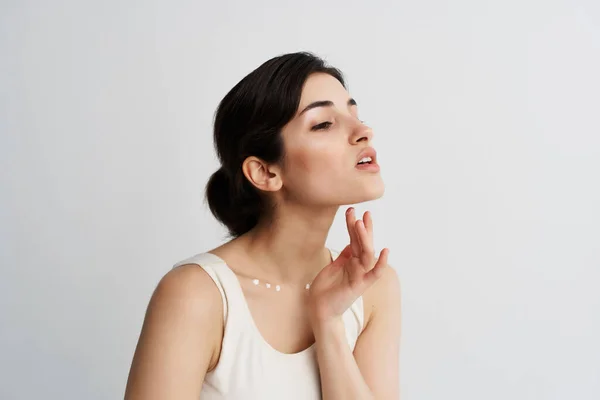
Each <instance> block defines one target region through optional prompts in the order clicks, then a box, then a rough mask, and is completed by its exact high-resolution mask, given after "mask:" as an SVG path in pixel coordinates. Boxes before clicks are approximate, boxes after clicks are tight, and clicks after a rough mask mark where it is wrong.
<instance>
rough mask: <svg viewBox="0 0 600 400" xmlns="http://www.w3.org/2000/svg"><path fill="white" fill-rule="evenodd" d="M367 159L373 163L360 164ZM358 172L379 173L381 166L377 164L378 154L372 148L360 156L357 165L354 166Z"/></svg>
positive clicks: (362, 152) (368, 148)
mask: <svg viewBox="0 0 600 400" xmlns="http://www.w3.org/2000/svg"><path fill="white" fill-rule="evenodd" d="M365 157H369V158H370V159H371V161H369V162H366V163H362V164H359V162H360V160H362V159H364V158H365ZM354 167H355V168H356V169H358V170H362V171H369V172H379V164H377V152H376V151H375V149H374V148H372V147H367V148H366V149H364V150H363V151H361V152H360V153H359V154H358V157H357V160H356V165H355V166H354Z"/></svg>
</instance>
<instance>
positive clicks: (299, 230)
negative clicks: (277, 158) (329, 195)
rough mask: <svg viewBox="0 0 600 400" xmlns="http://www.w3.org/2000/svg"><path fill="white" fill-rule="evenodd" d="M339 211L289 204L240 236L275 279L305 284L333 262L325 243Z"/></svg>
mask: <svg viewBox="0 0 600 400" xmlns="http://www.w3.org/2000/svg"><path fill="white" fill-rule="evenodd" d="M337 210H338V207H337V206H335V207H329V208H323V209H320V210H314V209H310V210H307V209H306V208H296V209H294V207H292V206H289V205H288V206H287V207H286V209H285V210H279V212H278V213H277V215H275V216H274V218H271V220H270V221H263V222H261V223H259V224H258V225H257V226H256V227H255V228H254V229H252V230H251V231H250V232H248V233H246V234H245V235H243V236H242V237H240V239H241V240H242V241H243V242H244V247H245V249H246V251H245V252H246V253H247V255H248V256H249V257H250V258H251V259H252V260H253V261H254V262H255V263H256V265H257V266H258V268H260V270H261V271H263V272H264V274H265V275H266V276H268V277H269V278H270V279H273V280H274V282H278V283H281V284H294V285H302V286H304V285H305V284H306V283H309V282H311V281H312V279H313V278H314V277H315V276H316V274H317V273H318V272H319V271H320V270H321V269H322V268H323V267H324V266H325V265H327V264H329V263H330V262H331V254H330V253H329V250H328V249H327V248H326V247H325V242H326V240H327V235H328V233H329V229H330V228H331V225H332V223H333V219H334V218H335V214H336V212H337Z"/></svg>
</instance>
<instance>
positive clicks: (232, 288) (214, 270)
mask: <svg viewBox="0 0 600 400" xmlns="http://www.w3.org/2000/svg"><path fill="white" fill-rule="evenodd" d="M185 264H196V265H198V266H200V267H201V268H202V269H203V270H204V271H206V273H207V274H208V275H209V276H210V277H211V279H212V280H213V281H214V283H215V285H216V286H217V288H218V289H219V292H220V293H221V299H222V300H223V320H224V321H228V323H230V322H231V321H229V320H228V317H229V316H231V317H233V315H230V311H231V310H232V309H237V310H241V309H243V306H244V302H245V299H244V297H243V292H242V291H241V287H240V285H239V281H238V279H237V277H236V276H235V274H234V272H233V271H232V270H231V269H230V268H229V266H228V265H227V264H226V263H225V261H224V260H223V259H221V258H220V257H218V256H217V255H215V254H212V253H208V252H205V253H200V254H196V255H194V256H192V257H189V258H186V259H185V260H182V261H179V262H177V263H176V264H174V265H173V268H175V267H178V266H181V265H185ZM230 319H231V318H230Z"/></svg>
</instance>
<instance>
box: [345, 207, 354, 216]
mask: <svg viewBox="0 0 600 400" xmlns="http://www.w3.org/2000/svg"><path fill="white" fill-rule="evenodd" d="M352 210H354V208H352V207H350V208H349V209H347V210H346V215H348V214H350V213H351V212H352Z"/></svg>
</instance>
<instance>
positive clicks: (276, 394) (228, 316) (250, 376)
mask: <svg viewBox="0 0 600 400" xmlns="http://www.w3.org/2000/svg"><path fill="white" fill-rule="evenodd" d="M330 252H331V255H332V258H333V259H335V258H337V256H338V255H339V253H338V252H336V251H333V250H330ZM184 264H197V265H199V266H201V267H202V268H203V269H204V270H205V271H206V272H207V273H208V275H210V277H211V278H212V279H213V280H214V282H215V284H216V285H217V287H218V288H219V291H220V292H221V297H222V299H223V312H224V315H223V317H224V318H223V320H224V321H225V329H224V333H223V340H222V345H221V355H220V358H219V362H218V364H217V365H216V367H215V368H214V369H213V370H212V371H210V372H208V373H207V374H206V377H205V378H204V383H203V385H202V391H201V394H200V398H201V399H202V400H222V399H228V400H230V399H231V400H233V399H245V400H248V399H262V400H270V399H274V400H275V399H277V400H279V399H286V400H294V399H302V400H309V399H321V382H320V376H319V367H318V364H317V360H316V351H315V348H314V344H313V345H312V346H310V347H309V348H307V349H305V350H303V351H301V352H299V353H295V354H285V353H281V352H279V351H277V350H275V349H274V348H273V347H271V346H270V345H269V344H268V343H267V342H266V341H265V340H264V338H263V337H262V335H261V333H260V332H259V330H258V328H257V327H256V325H255V324H254V319H253V318H252V314H251V313H250V309H249V308H248V303H247V302H246V299H245V297H244V292H243V291H242V287H241V285H240V282H239V280H238V278H237V276H236V275H235V273H234V272H233V271H232V270H231V269H230V268H229V266H228V265H227V264H226V263H225V261H224V260H223V259H221V258H220V257H218V256H216V255H214V254H212V253H200V254H197V255H195V256H192V257H190V258H187V259H185V260H182V261H179V262H178V263H176V264H175V265H174V266H173V268H175V267H178V266H180V265H184ZM363 313H364V311H363V300H362V297H359V298H358V299H357V300H356V301H355V302H354V304H352V306H351V307H350V308H348V310H346V312H345V313H344V315H343V320H344V325H345V327H346V338H347V340H348V344H349V345H350V348H351V349H354V345H355V344H356V340H357V339H358V336H359V335H360V333H361V332H362V329H363V325H364V314H363Z"/></svg>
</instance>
